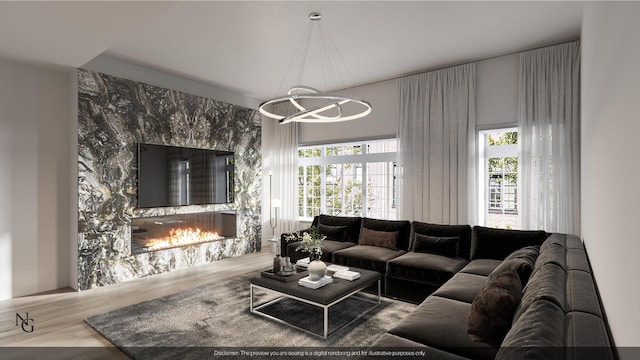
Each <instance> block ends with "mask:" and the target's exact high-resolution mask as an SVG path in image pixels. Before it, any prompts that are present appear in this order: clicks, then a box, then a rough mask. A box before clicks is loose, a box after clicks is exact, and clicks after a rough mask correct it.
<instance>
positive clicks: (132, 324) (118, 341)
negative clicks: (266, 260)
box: [85, 272, 415, 359]
mask: <svg viewBox="0 0 640 360" xmlns="http://www.w3.org/2000/svg"><path fill="white" fill-rule="evenodd" d="M254 276H260V275H259V272H250V273H247V274H244V275H241V276H237V277H234V278H231V279H226V280H220V281H217V282H214V283H210V284H206V285H202V286H198V287H194V288H191V289H187V290H183V291H180V292H178V293H175V294H171V295H167V296H164V297H160V298H157V299H153V300H149V301H145V302H142V303H139V304H135V305H131V306H127V307H124V308H121V309H117V310H113V311H110V312H107V313H104V314H100V315H95V316H92V317H90V318H87V319H85V322H86V323H87V324H89V325H90V326H91V327H93V328H94V329H95V330H96V331H98V332H99V333H100V334H101V335H102V336H104V337H105V338H107V339H108V340H109V341H110V342H111V343H113V344H114V345H115V346H117V347H118V348H120V349H121V350H122V351H123V352H125V353H126V354H127V355H129V356H130V357H132V358H136V359H146V358H149V359H151V358H153V359H176V358H199V357H201V356H202V353H201V352H202V351H205V352H207V353H208V354H211V355H213V350H212V349H220V350H215V351H216V352H217V353H219V354H223V353H224V351H223V350H222V349H234V348H236V350H237V349H248V348H273V349H275V348H280V349H293V348H301V347H302V348H326V347H334V348H338V347H340V348H342V347H348V348H354V347H357V348H366V347H367V346H369V345H371V344H372V343H373V342H374V341H375V340H376V339H377V338H378V337H380V336H381V335H382V334H383V333H384V332H386V331H387V330H388V329H390V328H391V327H392V326H393V325H394V324H397V323H398V322H399V321H400V320H401V319H402V318H404V317H405V316H406V315H407V314H408V313H410V312H411V311H412V310H413V309H414V308H415V305H413V304H409V303H405V302H402V301H396V300H392V299H387V298H383V300H382V303H381V304H380V305H379V306H378V307H377V308H375V309H373V310H372V311H370V312H369V313H367V314H366V315H365V316H363V317H361V318H360V319H358V320H357V321H355V322H353V323H352V324H350V325H348V326H346V327H345V328H343V329H341V330H339V331H337V332H336V333H334V334H332V335H330V336H329V337H328V339H326V340H324V339H322V338H319V337H316V336H313V335H310V334H307V333H304V332H301V331H300V330H298V329H294V328H291V327H289V326H286V325H284V324H281V323H278V322H276V321H273V320H270V319H267V318H264V317H261V316H258V315H255V314H252V313H251V312H249V280H250V279H251V277H254ZM273 297H274V295H273V293H271V292H264V291H256V292H255V298H254V299H255V300H254V301H255V302H256V303H258V304H259V303H263V302H265V301H268V300H269V299H271V298H273ZM370 306H371V304H369V303H366V302H364V301H361V300H357V299H351V298H350V299H347V300H345V301H343V302H341V303H339V304H336V305H335V306H334V307H332V308H331V309H330V313H329V319H330V328H329V330H330V331H331V330H332V329H335V328H337V327H339V326H340V325H341V324H342V323H346V322H348V321H349V320H350V319H353V318H355V316H357V314H359V313H360V312H362V310H363V309H366V308H368V307H370ZM263 311H265V312H269V313H270V314H273V315H277V316H284V317H287V320H288V321H290V322H294V323H296V324H298V325H300V326H302V327H304V328H313V327H316V328H318V329H319V327H321V326H322V310H321V309H320V308H317V307H313V306H310V305H307V304H304V303H301V302H297V301H293V300H284V301H281V302H277V303H276V304H275V305H273V306H271V307H269V308H267V309H264V310H263ZM196 349H197V350H199V352H200V353H199V352H198V351H195V350H196ZM231 352H233V351H231Z"/></svg>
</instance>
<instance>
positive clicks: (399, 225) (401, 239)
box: [362, 218, 411, 251]
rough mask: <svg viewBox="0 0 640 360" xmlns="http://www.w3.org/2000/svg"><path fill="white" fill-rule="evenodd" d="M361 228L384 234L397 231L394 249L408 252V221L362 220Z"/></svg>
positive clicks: (409, 229) (409, 228)
mask: <svg viewBox="0 0 640 360" xmlns="http://www.w3.org/2000/svg"><path fill="white" fill-rule="evenodd" d="M362 228H365V229H370V230H376V231H385V232H394V231H398V241H397V242H396V247H397V248H398V249H399V250H405V251H407V250H409V235H410V234H411V223H410V222H409V221H406V220H379V219H371V218H362Z"/></svg>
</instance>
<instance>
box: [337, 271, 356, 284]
mask: <svg viewBox="0 0 640 360" xmlns="http://www.w3.org/2000/svg"><path fill="white" fill-rule="evenodd" d="M333 277H334V278H337V279H344V280H349V281H353V280H355V279H359V278H360V273H359V272H355V271H351V270H340V271H336V272H335V273H333Z"/></svg>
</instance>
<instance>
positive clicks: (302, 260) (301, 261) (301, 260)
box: [296, 257, 309, 269]
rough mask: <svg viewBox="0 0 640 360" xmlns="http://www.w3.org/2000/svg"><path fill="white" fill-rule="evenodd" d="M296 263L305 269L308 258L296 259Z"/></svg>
mask: <svg viewBox="0 0 640 360" xmlns="http://www.w3.org/2000/svg"><path fill="white" fill-rule="evenodd" d="M296 265H297V266H300V267H303V268H305V269H306V268H308V267H309V258H308V257H306V258H304V259H300V260H298V261H296Z"/></svg>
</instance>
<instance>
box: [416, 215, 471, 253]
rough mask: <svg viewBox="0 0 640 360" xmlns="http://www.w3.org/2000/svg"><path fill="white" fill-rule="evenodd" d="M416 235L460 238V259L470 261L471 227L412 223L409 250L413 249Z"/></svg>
mask: <svg viewBox="0 0 640 360" xmlns="http://www.w3.org/2000/svg"><path fill="white" fill-rule="evenodd" d="M416 234H420V235H428V236H436V237H459V238H460V241H459V242H458V257H461V258H463V259H466V260H469V259H470V256H471V226H469V225H441V224H430V223H425V222H420V221H413V222H412V223H411V234H410V242H409V249H412V248H413V243H414V241H415V237H416Z"/></svg>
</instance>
